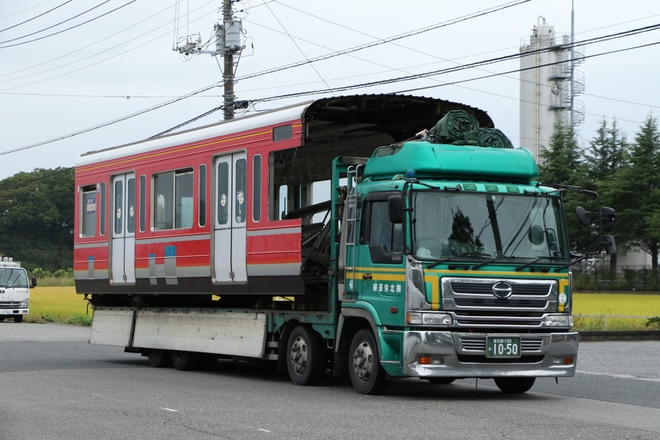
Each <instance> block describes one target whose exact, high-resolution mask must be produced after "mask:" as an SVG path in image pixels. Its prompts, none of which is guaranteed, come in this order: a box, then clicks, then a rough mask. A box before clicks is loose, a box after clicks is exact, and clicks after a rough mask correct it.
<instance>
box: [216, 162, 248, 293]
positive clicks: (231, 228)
mask: <svg viewBox="0 0 660 440" xmlns="http://www.w3.org/2000/svg"><path fill="white" fill-rule="evenodd" d="M214 172H215V206H216V207H215V209H214V212H215V214H214V218H215V219H214V225H215V226H214V234H213V259H214V266H213V267H214V274H213V275H214V279H215V281H217V282H224V283H226V282H239V283H245V282H247V270H246V261H245V259H246V238H245V237H246V231H245V222H246V217H247V205H248V203H247V196H248V194H247V185H246V184H247V176H246V172H247V160H246V155H245V153H244V152H242V153H233V154H226V155H223V156H218V157H217V158H216V161H215V165H214Z"/></svg>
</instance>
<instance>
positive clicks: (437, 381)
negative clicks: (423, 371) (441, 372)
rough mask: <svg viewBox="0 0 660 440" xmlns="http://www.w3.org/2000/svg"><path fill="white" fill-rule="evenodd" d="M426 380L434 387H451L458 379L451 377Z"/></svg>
mask: <svg viewBox="0 0 660 440" xmlns="http://www.w3.org/2000/svg"><path fill="white" fill-rule="evenodd" d="M426 380H428V381H429V383H431V384H433V385H449V384H450V383H452V382H454V381H455V380H456V379H454V378H451V377H427V378H426Z"/></svg>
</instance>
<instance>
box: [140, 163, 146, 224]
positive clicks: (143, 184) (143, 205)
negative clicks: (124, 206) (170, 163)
mask: <svg viewBox="0 0 660 440" xmlns="http://www.w3.org/2000/svg"><path fill="white" fill-rule="evenodd" d="M146 193H147V176H145V175H144V174H143V175H141V176H140V232H144V230H145V229H146V227H147V195H146Z"/></svg>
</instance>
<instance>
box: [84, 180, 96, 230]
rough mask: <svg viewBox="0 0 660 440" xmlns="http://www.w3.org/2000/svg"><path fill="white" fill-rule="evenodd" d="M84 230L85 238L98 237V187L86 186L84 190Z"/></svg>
mask: <svg viewBox="0 0 660 440" xmlns="http://www.w3.org/2000/svg"><path fill="white" fill-rule="evenodd" d="M82 209H83V212H82V229H81V235H82V236H83V237H93V236H94V235H96V215H97V211H98V203H97V192H96V185H90V186H86V187H84V188H83V190H82Z"/></svg>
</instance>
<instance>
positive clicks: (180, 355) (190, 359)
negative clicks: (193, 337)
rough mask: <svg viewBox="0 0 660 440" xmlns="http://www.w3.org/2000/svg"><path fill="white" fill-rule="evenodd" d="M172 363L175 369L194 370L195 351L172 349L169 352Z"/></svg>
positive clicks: (195, 365)
mask: <svg viewBox="0 0 660 440" xmlns="http://www.w3.org/2000/svg"><path fill="white" fill-rule="evenodd" d="M171 359H172V365H173V366H174V368H176V369H177V370H184V371H189V370H194V369H196V368H197V358H196V356H195V353H191V352H189V351H173V352H172V354H171Z"/></svg>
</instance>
